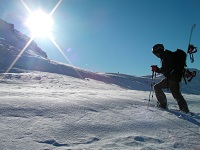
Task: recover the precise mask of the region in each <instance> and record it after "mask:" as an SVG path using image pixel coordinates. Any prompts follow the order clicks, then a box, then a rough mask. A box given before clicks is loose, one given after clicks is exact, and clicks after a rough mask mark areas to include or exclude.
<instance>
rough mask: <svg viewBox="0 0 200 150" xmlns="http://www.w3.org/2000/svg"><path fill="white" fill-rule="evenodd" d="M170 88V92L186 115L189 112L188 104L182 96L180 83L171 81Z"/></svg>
mask: <svg viewBox="0 0 200 150" xmlns="http://www.w3.org/2000/svg"><path fill="white" fill-rule="evenodd" d="M169 88H170V91H171V93H172V95H173V97H174V99H175V100H176V101H177V103H178V106H179V109H180V110H181V111H183V112H186V113H187V112H189V109H188V105H187V102H186V101H185V99H184V97H183V96H182V94H181V92H180V85H179V83H177V82H174V81H170V80H169Z"/></svg>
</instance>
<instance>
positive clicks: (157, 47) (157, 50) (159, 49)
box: [152, 44, 165, 54]
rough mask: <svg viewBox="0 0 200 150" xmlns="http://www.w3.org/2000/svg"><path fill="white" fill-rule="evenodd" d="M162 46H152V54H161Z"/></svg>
mask: <svg viewBox="0 0 200 150" xmlns="http://www.w3.org/2000/svg"><path fill="white" fill-rule="evenodd" d="M164 49H165V48H164V46H163V45H162V44H156V45H154V46H153V48H152V53H154V54H156V53H159V54H160V53H162V52H163V51H164Z"/></svg>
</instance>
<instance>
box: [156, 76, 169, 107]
mask: <svg viewBox="0 0 200 150" xmlns="http://www.w3.org/2000/svg"><path fill="white" fill-rule="evenodd" d="M167 86H168V81H167V79H163V80H162V81H160V82H159V83H157V84H156V85H155V86H154V90H155V94H156V98H157V100H158V106H160V107H162V108H165V109H166V108H167V98H166V95H165V93H164V92H163V90H162V89H166V88H167Z"/></svg>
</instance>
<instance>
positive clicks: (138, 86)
mask: <svg viewBox="0 0 200 150" xmlns="http://www.w3.org/2000/svg"><path fill="white" fill-rule="evenodd" d="M29 40H30V37H28V36H26V35H24V34H22V33H21V32H20V31H17V30H16V29H14V25H13V24H10V23H7V22H5V21H4V20H1V19H0V73H5V72H6V70H7V69H8V68H9V67H10V66H11V64H12V63H13V61H14V60H15V59H16V58H17V57H19V54H20V52H21V50H22V49H23V48H24V46H25V45H26V44H27V43H28V41H29ZM195 70H196V71H197V77H195V78H194V79H193V81H192V82H191V83H192V84H191V83H189V84H188V86H186V85H185V84H183V86H182V88H183V91H184V92H186V93H191V94H200V92H199V91H200V86H199V85H200V77H199V73H200V71H199V70H197V69H195ZM27 71H42V72H50V73H57V74H62V75H67V76H71V77H76V78H80V79H87V80H91V79H94V80H98V81H102V82H105V83H107V84H115V85H118V86H120V87H123V88H126V89H131V90H132V89H133V90H143V91H149V90H150V84H151V80H152V79H151V76H144V77H136V76H130V75H125V74H119V73H94V72H91V71H87V70H84V69H81V68H77V67H74V66H71V65H67V64H63V63H59V62H55V61H53V60H50V59H48V56H47V54H46V53H45V52H44V51H43V50H42V49H41V48H39V47H38V46H37V44H36V43H35V42H34V41H32V42H31V43H30V45H29V46H28V47H27V49H26V50H25V51H24V53H23V54H22V55H21V56H20V57H19V59H18V60H17V61H16V63H15V65H14V66H13V67H12V69H11V70H10V71H9V72H12V73H20V72H27ZM161 78H163V77H162V76H157V78H156V81H155V83H156V82H158V81H159V80H161ZM188 88H190V89H189V90H188Z"/></svg>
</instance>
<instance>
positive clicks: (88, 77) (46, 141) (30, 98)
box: [0, 20, 200, 150]
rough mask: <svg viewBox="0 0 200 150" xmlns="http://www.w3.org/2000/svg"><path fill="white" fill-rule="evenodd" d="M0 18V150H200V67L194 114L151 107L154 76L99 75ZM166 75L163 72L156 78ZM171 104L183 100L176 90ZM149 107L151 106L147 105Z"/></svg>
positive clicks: (191, 93) (192, 89) (193, 88)
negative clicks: (59, 57) (51, 52)
mask: <svg viewBox="0 0 200 150" xmlns="http://www.w3.org/2000/svg"><path fill="white" fill-rule="evenodd" d="M27 40H29V38H28V37H27V36H25V35H23V34H21V33H20V32H19V31H17V30H15V29H14V26H13V25H12V24H8V23H6V22H4V21H3V20H0V54H1V55H0V84H1V88H0V120H1V121H0V133H1V134H0V138H1V140H0V149H2V150H13V149H14V150H53V149H56V150H57V149H62V150H65V149H66V150H69V149H70V150H71V149H72V150H81V149H87V150H93V149H95V150H96V149H99V150H100V149H106V150H113V149H114V150H118V149H119V150H122V149H123V150H124V149H126V150H129V149H130V150H135V149H136V150H154V149H156V150H157V149H158V150H160V149H164V150H173V149H176V150H188V149H191V150H192V149H193V150H200V109H199V108H200V86H199V84H200V76H199V73H200V71H199V70H197V69H196V71H197V76H196V77H195V78H194V79H193V80H192V82H191V83H188V85H185V84H184V83H183V84H182V86H181V88H182V91H183V95H184V97H185V98H186V100H187V102H188V105H189V109H190V110H191V111H192V112H194V113H195V115H194V116H193V117H188V116H186V115H183V114H180V113H178V112H173V111H170V112H168V111H163V110H159V109H156V108H155V107H153V106H154V105H155V104H156V98H155V96H154V97H153V98H152V99H151V101H150V103H149V105H148V101H149V93H150V92H149V90H150V84H151V75H148V76H144V77H136V76H130V75H125V74H118V73H94V72H90V71H87V70H83V69H81V68H77V67H74V66H70V65H66V64H62V63H58V62H54V61H52V60H49V59H48V58H47V55H46V53H45V52H44V51H42V50H41V49H40V48H39V47H37V45H36V43H34V42H33V43H32V44H31V45H30V47H28V48H27V50H26V51H25V52H24V53H23V55H22V56H21V57H20V58H19V60H18V61H17V63H16V64H15V66H14V67H13V68H12V69H11V70H10V73H5V71H6V70H7V68H8V67H9V66H10V65H11V63H12V62H13V60H14V59H15V58H16V56H17V55H18V54H19V53H20V51H21V49H22V48H23V46H24V45H25V44H26V43H27ZM162 78H163V77H162V76H161V75H157V78H156V80H155V83H157V82H158V81H159V80H161V79H162ZM166 92H167V98H168V102H169V108H170V109H177V104H176V102H175V100H174V99H173V98H172V96H171V94H170V93H169V91H166ZM148 106H149V107H148Z"/></svg>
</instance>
